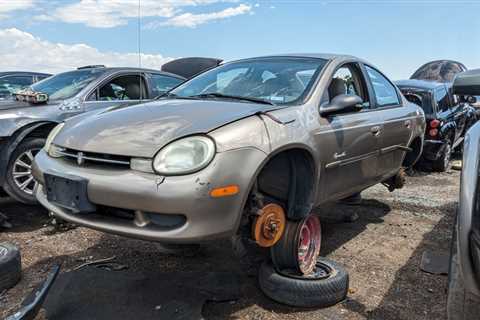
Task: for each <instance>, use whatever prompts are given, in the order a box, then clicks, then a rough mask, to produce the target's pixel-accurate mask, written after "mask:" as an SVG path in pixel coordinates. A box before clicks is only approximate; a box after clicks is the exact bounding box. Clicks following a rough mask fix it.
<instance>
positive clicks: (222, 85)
mask: <svg viewBox="0 0 480 320" xmlns="http://www.w3.org/2000/svg"><path fill="white" fill-rule="evenodd" d="M325 64H326V60H324V59H314V58H285V57H274V58H259V59H249V60H243V61H238V62H232V63H227V64H224V65H222V66H220V67H217V68H214V69H212V70H210V71H207V72H205V73H202V74H201V75H199V76H197V77H194V78H193V79H191V80H189V81H187V82H186V83H184V84H182V85H180V86H179V87H178V88H175V89H173V90H172V91H171V93H172V94H174V95H176V96H177V97H180V98H181V97H195V96H198V95H208V94H217V96H218V95H224V96H235V97H244V98H254V99H261V100H265V101H268V102H271V103H273V104H291V103H294V102H296V101H297V100H299V99H301V98H302V97H303V96H304V95H305V94H306V93H307V90H308V89H309V88H310V85H311V84H312V82H313V79H314V76H315V75H316V74H318V72H320V70H321V69H323V67H324V66H325ZM198 98H202V97H198ZM208 98H209V97H208ZM215 99H228V97H224V98H222V97H220V98H216V97H215ZM239 101H240V100H239Z"/></svg>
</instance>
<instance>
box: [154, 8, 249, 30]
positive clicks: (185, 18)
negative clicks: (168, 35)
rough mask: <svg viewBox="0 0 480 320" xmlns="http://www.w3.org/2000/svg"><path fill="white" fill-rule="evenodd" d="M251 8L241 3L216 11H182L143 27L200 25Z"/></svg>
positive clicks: (235, 14)
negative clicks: (197, 12)
mask: <svg viewBox="0 0 480 320" xmlns="http://www.w3.org/2000/svg"><path fill="white" fill-rule="evenodd" d="M251 9H252V6H250V5H246V4H243V3H242V4H240V5H239V6H237V7H231V8H227V9H225V10H222V11H218V12H211V13H200V14H193V13H183V14H180V15H177V16H175V17H172V18H170V19H168V20H167V21H164V22H152V23H149V24H148V25H146V26H145V28H147V29H154V28H158V27H161V26H174V27H188V28H195V27H196V26H198V25H201V24H204V23H207V22H210V21H214V20H221V19H226V18H230V17H234V16H238V15H242V14H246V13H249V12H250V11H251Z"/></svg>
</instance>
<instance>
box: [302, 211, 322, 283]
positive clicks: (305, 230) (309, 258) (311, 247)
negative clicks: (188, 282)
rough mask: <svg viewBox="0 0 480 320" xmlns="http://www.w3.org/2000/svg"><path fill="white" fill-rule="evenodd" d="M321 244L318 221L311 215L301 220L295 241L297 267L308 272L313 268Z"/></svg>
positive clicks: (303, 271)
mask: <svg viewBox="0 0 480 320" xmlns="http://www.w3.org/2000/svg"><path fill="white" fill-rule="evenodd" d="M320 246H321V229H320V221H319V219H318V217H317V216H314V215H311V216H309V217H308V218H306V219H305V220H304V221H303V222H302V226H301V227H300V232H299V237H298V242H297V261H298V269H299V270H300V272H301V273H303V274H309V273H311V272H312V271H313V269H314V268H315V265H316V262H317V258H318V255H319V254H320Z"/></svg>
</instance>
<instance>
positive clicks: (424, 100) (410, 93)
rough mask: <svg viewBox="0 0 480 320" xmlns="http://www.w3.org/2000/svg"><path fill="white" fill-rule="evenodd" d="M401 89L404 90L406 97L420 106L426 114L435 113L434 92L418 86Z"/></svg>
mask: <svg viewBox="0 0 480 320" xmlns="http://www.w3.org/2000/svg"><path fill="white" fill-rule="evenodd" d="M400 91H402V93H403V95H404V96H405V99H407V100H408V101H410V102H411V103H415V104H416V105H418V106H420V107H421V108H422V109H423V111H424V112H425V114H427V115H431V114H433V107H432V94H431V93H430V92H429V91H424V90H420V89H416V88H401V89H400Z"/></svg>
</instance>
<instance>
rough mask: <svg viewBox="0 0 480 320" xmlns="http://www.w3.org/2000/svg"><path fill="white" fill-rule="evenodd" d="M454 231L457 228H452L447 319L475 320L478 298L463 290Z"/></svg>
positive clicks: (479, 304)
mask: <svg viewBox="0 0 480 320" xmlns="http://www.w3.org/2000/svg"><path fill="white" fill-rule="evenodd" d="M456 230H457V228H456V227H454V232H453V236H452V249H451V254H450V270H449V273H448V297H447V318H448V320H471V319H477V317H478V315H479V314H480V297H478V296H476V295H473V294H471V293H470V292H467V291H466V290H465V285H464V279H463V276H462V272H461V269H460V264H459V260H458V250H457V235H456Z"/></svg>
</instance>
